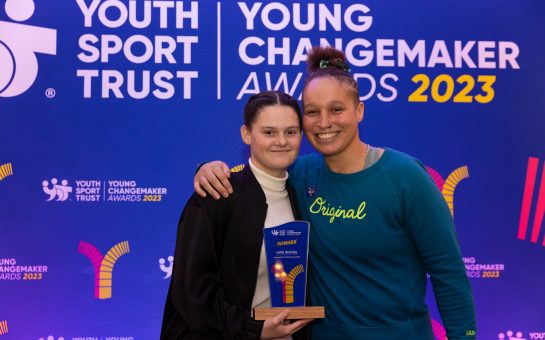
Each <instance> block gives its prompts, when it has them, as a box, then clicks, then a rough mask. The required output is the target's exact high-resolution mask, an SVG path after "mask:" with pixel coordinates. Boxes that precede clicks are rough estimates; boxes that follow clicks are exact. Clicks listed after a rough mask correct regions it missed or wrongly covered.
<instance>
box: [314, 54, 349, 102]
mask: <svg viewBox="0 0 545 340" xmlns="http://www.w3.org/2000/svg"><path fill="white" fill-rule="evenodd" d="M349 72H350V68H349V67H348V64H347V63H346V56H345V55H344V53H343V52H342V51H339V50H337V49H336V48H334V47H331V46H328V47H321V46H315V47H313V48H312V49H311V50H310V51H309V53H308V56H307V78H306V79H305V84H304V86H303V92H304V91H305V89H306V87H307V85H308V84H309V83H310V82H311V81H312V80H314V79H316V78H322V77H331V78H334V79H336V80H337V81H339V82H340V83H342V84H344V85H346V86H348V88H349V90H350V92H352V96H353V97H354V101H355V102H356V103H359V102H360V97H359V90H358V83H357V82H356V80H354V78H353V77H352V75H351V74H350V73H349Z"/></svg>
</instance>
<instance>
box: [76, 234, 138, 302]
mask: <svg viewBox="0 0 545 340" xmlns="http://www.w3.org/2000/svg"><path fill="white" fill-rule="evenodd" d="M78 252H79V253H80V254H83V255H85V256H87V258H89V260H90V261H91V263H92V264H93V267H94V270H95V298H97V299H109V298H111V297H112V274H113V270H114V265H115V263H116V261H117V259H119V258H120V257H121V256H123V255H125V254H127V253H129V252H130V249H129V242H128V241H123V242H119V243H118V244H116V245H115V246H113V247H112V248H110V250H108V252H107V253H106V255H105V256H102V254H101V253H100V252H99V251H98V249H97V248H96V247H95V246H93V245H92V244H90V243H87V242H85V241H80V242H79V246H78Z"/></svg>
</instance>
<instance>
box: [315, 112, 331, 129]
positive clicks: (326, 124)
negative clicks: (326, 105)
mask: <svg viewBox="0 0 545 340" xmlns="http://www.w3.org/2000/svg"><path fill="white" fill-rule="evenodd" d="M317 125H318V127H319V128H320V129H327V128H330V127H331V122H330V121H329V116H328V115H327V113H320V115H319V117H318V122H317Z"/></svg>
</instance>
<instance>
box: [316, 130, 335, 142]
mask: <svg viewBox="0 0 545 340" xmlns="http://www.w3.org/2000/svg"><path fill="white" fill-rule="evenodd" d="M338 134H339V132H328V133H317V134H316V137H318V139H319V140H321V141H327V140H330V139H333V138H335V137H336V136H337V135H338Z"/></svg>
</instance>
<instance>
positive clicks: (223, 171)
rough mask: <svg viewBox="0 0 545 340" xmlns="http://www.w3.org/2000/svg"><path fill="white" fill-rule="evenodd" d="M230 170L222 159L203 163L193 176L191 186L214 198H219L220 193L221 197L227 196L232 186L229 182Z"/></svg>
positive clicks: (199, 192) (197, 191) (198, 191)
mask: <svg viewBox="0 0 545 340" xmlns="http://www.w3.org/2000/svg"><path fill="white" fill-rule="evenodd" d="M230 176H231V172H230V170H229V166H227V164H225V163H224V162H222V161H213V162H210V163H205V164H203V165H202V166H201V167H200V168H199V171H197V174H195V178H194V179H193V188H194V189H195V192H196V193H197V194H198V195H199V196H201V197H206V193H209V194H210V195H212V197H214V198H215V199H217V200H219V199H220V194H221V196H223V197H228V196H229V194H232V193H233V187H232V186H231V183H229V177H230Z"/></svg>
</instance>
